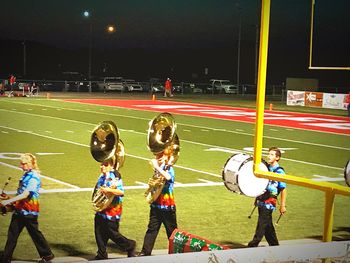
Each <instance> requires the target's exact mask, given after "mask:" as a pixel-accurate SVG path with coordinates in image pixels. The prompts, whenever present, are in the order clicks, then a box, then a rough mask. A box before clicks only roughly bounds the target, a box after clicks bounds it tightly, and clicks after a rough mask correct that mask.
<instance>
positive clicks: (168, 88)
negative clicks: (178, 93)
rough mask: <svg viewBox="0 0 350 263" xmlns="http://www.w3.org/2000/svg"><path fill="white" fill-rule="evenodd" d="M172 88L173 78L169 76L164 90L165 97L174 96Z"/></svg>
mask: <svg viewBox="0 0 350 263" xmlns="http://www.w3.org/2000/svg"><path fill="white" fill-rule="evenodd" d="M172 88H173V85H172V83H171V79H170V78H167V80H166V81H165V90H164V97H172V96H173V94H172Z"/></svg>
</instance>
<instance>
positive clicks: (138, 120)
mask: <svg viewBox="0 0 350 263" xmlns="http://www.w3.org/2000/svg"><path fill="white" fill-rule="evenodd" d="M53 97H54V96H53ZM123 98H126V97H123ZM137 98H141V97H140V96H138V97H137ZM176 99H178V100H182V101H185V100H186V101H187V98H185V97H180V96H177V97H176ZM201 99H202V100H199V97H196V98H192V99H191V101H192V102H196V103H199V102H203V103H211V104H220V103H222V104H226V105H230V106H243V105H247V107H248V104H249V105H250V106H251V107H253V104H254V102H252V101H236V100H232V101H227V100H222V98H217V99H216V100H214V99H212V98H205V97H201ZM276 107H277V106H276ZM284 107H286V106H284ZM282 108H283V105H281V109H282ZM297 109H298V108H296V107H289V108H288V110H297ZM303 110H305V109H303ZM0 112H1V124H0V126H1V127H0V149H1V152H2V154H1V155H0V157H1V158H0V162H1V163H0V187H2V185H1V182H5V180H6V179H7V177H8V176H12V177H13V179H12V180H11V183H10V184H9V185H8V187H7V190H15V189H16V187H17V183H18V179H19V178H20V176H21V171H20V170H18V159H16V158H17V157H18V155H16V154H4V153H22V152H33V153H36V154H37V156H38V159H39V166H40V169H41V171H42V174H43V175H45V176H48V177H49V178H48V179H45V178H44V179H43V188H44V189H59V188H68V186H66V185H64V184H62V183H60V182H54V181H52V180H50V178H55V179H57V180H60V181H62V182H65V183H69V184H73V185H76V186H78V187H81V188H92V187H93V186H94V184H95V183H96V180H97V176H98V174H99V165H98V163H97V162H96V161H95V160H93V158H92V157H91V154H90V150H89V142H90V136H91V131H92V129H93V128H94V127H95V125H96V124H97V123H99V122H100V121H102V120H113V121H114V122H115V123H116V124H117V125H118V128H119V129H120V135H121V139H122V140H123V142H124V144H125V147H126V152H127V154H128V155H127V156H126V162H125V165H124V167H123V168H122V169H121V172H122V175H123V181H124V185H125V186H133V185H136V183H135V181H140V182H144V183H146V182H147V181H148V178H149V177H150V176H151V174H152V170H151V168H150V166H149V164H148V163H147V159H150V158H152V154H151V153H150V151H149V150H148V149H147V146H146V138H147V128H148V122H149V120H151V119H152V118H153V117H154V116H155V115H156V113H154V112H147V111H135V110H128V109H121V108H111V107H103V106H96V105H95V106H94V105H83V104H76V103H67V102H64V101H61V100H45V99H44V100H41V99H37V98H33V99H32V98H16V99H14V98H12V99H7V98H4V99H2V100H1V105H0ZM324 112H325V113H327V114H330V113H329V111H328V110H325V111H324ZM342 114H345V112H342ZM336 115H338V114H336ZM175 119H176V121H177V123H178V129H177V133H178V135H179V137H180V140H181V155H180V158H179V160H178V162H177V167H176V168H175V171H176V181H178V182H181V183H198V182H199V181H198V179H204V180H210V181H213V182H221V181H222V179H221V178H220V174H221V170H222V168H223V166H224V164H225V162H226V160H227V159H228V158H229V157H230V155H231V154H232V153H230V152H227V151H226V152H225V151H212V150H211V151H208V149H213V148H220V149H225V150H231V151H234V150H239V151H243V149H245V148H246V147H252V146H253V138H254V137H253V136H254V125H253V124H249V123H239V122H230V121H223V120H216V119H209V118H202V117H201V118H199V117H190V116H180V115H176V116H175ZM204 128H205V129H204ZM270 128H271V127H269V126H267V125H266V127H265V129H264V130H265V134H264V136H265V138H264V147H269V146H271V145H277V146H279V147H281V148H294V150H286V152H285V153H284V154H283V156H282V161H281V165H282V166H283V167H284V168H285V170H286V171H287V172H288V173H289V174H294V175H297V176H301V177H305V178H313V177H314V175H323V176H328V177H331V178H339V177H341V176H342V175H341V173H342V169H343V166H344V164H345V162H346V161H347V159H348V158H349V149H350V140H349V137H348V136H343V135H335V134H327V133H320V132H312V131H304V130H297V129H285V128H280V127H273V129H270ZM235 129H239V130H240V131H241V132H234V131H235ZM276 130H277V131H276ZM311 143H313V144H311ZM315 144H318V145H315ZM337 147H338V148H337ZM38 153H54V154H50V155H48V154H43V155H40V154H38ZM4 157H12V158H13V159H8V158H4ZM187 168H191V169H194V170H198V171H197V172H196V171H193V170H189V169H187ZM208 173H209V174H208ZM210 173H211V174H215V175H217V177H216V176H212V175H210ZM336 183H339V184H342V185H344V184H345V183H344V182H343V181H340V182H336ZM144 191H145V190H144V189H129V190H127V191H126V195H125V198H124V211H123V218H122V221H121V228H120V230H121V232H122V233H123V234H124V235H125V236H127V237H129V238H132V239H135V240H136V241H137V248H138V249H141V246H142V242H143V237H144V234H145V231H146V229H147V224H148V216H149V206H148V205H147V203H146V201H145V198H144V196H143V192H144ZM90 198H91V192H90V191H87V192H62V193H45V194H42V195H41V199H40V200H41V214H40V217H39V224H40V228H41V230H42V232H43V233H44V235H45V236H46V238H47V239H48V241H49V243H50V245H51V247H52V249H53V251H54V253H55V254H56V255H57V256H82V257H85V258H88V259H89V258H92V257H93V256H94V255H95V252H96V243H95V239H94V232H93V217H94V214H93V211H92V208H91V204H90ZM175 198H176V203H177V208H178V209H177V218H178V226H179V228H180V229H183V230H185V231H188V232H190V233H193V234H196V235H199V236H203V237H205V238H207V239H209V240H212V241H214V242H217V243H220V244H228V245H230V246H232V247H237V246H243V245H244V244H245V243H247V242H248V241H250V239H251V238H252V236H253V234H254V230H255V226H256V220H257V212H255V214H254V215H253V218H252V219H248V218H247V216H248V215H249V213H250V212H251V209H252V207H253V201H254V199H253V198H249V197H246V196H244V195H238V194H234V193H232V192H230V191H228V190H227V189H226V188H225V187H223V186H212V187H209V186H206V187H181V188H176V189H175ZM324 199H325V197H324V193H323V192H320V191H317V190H312V189H308V188H303V187H298V186H294V185H291V184H289V185H288V198H287V209H288V212H287V214H286V215H285V216H284V217H283V218H282V219H281V221H280V224H279V226H278V227H277V234H278V237H279V239H280V240H288V239H302V238H317V239H320V238H321V237H322V233H323V209H324ZM274 216H275V220H276V217H277V216H278V213H274ZM349 217H350V206H349V200H348V198H347V197H344V196H336V199H335V214H334V226H333V237H334V239H349V238H350V224H349V220H348V219H349ZM10 218H11V217H10V215H7V216H5V217H2V218H0V251H1V249H3V246H4V244H5V241H6V237H7V229H8V225H9V222H10ZM166 248H167V240H166V235H165V231H164V230H163V229H162V232H160V234H159V236H158V239H157V242H156V245H155V249H166ZM113 251H116V248H115V247H114V246H113V245H112V244H111V248H109V252H113ZM37 257H38V255H37V252H36V250H35V248H34V245H33V243H32V241H31V240H30V237H29V235H28V234H27V233H23V234H21V236H20V239H19V241H18V245H17V248H16V250H15V254H14V258H16V259H32V258H37Z"/></svg>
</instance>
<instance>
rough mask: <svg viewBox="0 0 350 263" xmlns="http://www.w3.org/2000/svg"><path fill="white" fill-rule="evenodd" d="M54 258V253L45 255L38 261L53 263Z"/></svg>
mask: <svg viewBox="0 0 350 263" xmlns="http://www.w3.org/2000/svg"><path fill="white" fill-rule="evenodd" d="M54 258H55V255H54V254H51V255H48V256H44V257H42V258H41V259H40V260H39V261H38V263H51V262H52V261H51V260H53V259H54Z"/></svg>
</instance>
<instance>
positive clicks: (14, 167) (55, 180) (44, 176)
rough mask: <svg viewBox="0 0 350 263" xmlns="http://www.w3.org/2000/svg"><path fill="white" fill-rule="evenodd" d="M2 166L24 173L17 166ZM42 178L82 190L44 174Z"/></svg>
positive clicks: (1, 163)
mask: <svg viewBox="0 0 350 263" xmlns="http://www.w3.org/2000/svg"><path fill="white" fill-rule="evenodd" d="M0 165H3V166H7V167H10V168H12V169H16V170H21V171H22V169H21V168H19V167H17V166H15V165H11V164H8V163H4V162H0ZM40 177H42V178H45V179H47V180H50V181H53V182H55V183H59V184H63V185H65V186H69V187H71V188H74V189H79V188H80V187H78V186H76V185H73V184H69V183H66V182H63V181H60V180H57V179H55V178H52V177H49V176H46V175H43V174H40Z"/></svg>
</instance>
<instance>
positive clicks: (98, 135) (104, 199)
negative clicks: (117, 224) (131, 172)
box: [90, 121, 125, 212]
mask: <svg viewBox="0 0 350 263" xmlns="http://www.w3.org/2000/svg"><path fill="white" fill-rule="evenodd" d="M90 152H91V155H92V157H93V158H94V159H95V160H96V161H97V162H99V163H103V162H105V161H110V160H112V163H113V168H114V170H116V171H118V170H119V169H120V168H121V167H122V166H123V164H124V161H125V148H124V144H123V142H122V140H120V138H119V131H118V127H117V125H116V124H115V123H114V122H112V121H103V122H101V123H100V124H99V125H97V126H96V127H95V128H94V130H93V132H92V135H91V140H90ZM113 198H114V196H113V195H106V194H104V193H102V192H101V190H100V189H98V190H96V187H95V189H94V191H93V194H92V206H93V209H94V210H95V211H96V212H100V211H103V210H105V209H106V208H107V207H108V206H109V205H110V204H111V202H112V201H113Z"/></svg>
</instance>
